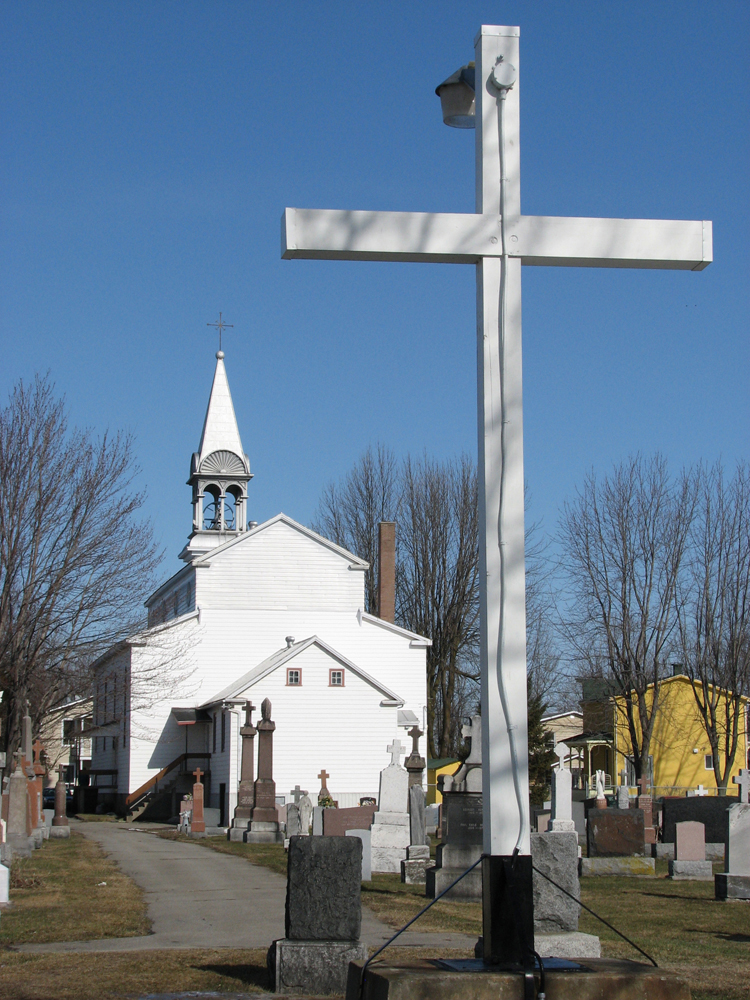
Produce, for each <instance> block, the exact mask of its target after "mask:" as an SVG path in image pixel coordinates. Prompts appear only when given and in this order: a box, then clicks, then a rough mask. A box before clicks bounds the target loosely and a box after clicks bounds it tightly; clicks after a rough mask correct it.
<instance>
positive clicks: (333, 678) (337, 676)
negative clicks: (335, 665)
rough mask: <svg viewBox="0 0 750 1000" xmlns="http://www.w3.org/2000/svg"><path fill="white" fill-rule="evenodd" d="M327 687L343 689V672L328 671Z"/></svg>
mask: <svg viewBox="0 0 750 1000" xmlns="http://www.w3.org/2000/svg"><path fill="white" fill-rule="evenodd" d="M328 686H329V687H332V688H336V687H343V686H344V671H343V670H329V671H328Z"/></svg>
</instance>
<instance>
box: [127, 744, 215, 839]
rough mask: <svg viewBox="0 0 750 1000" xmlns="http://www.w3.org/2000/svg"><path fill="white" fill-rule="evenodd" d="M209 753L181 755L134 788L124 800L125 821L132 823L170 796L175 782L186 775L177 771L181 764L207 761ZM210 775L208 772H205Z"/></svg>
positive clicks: (209, 756)
mask: <svg viewBox="0 0 750 1000" xmlns="http://www.w3.org/2000/svg"><path fill="white" fill-rule="evenodd" d="M210 758H211V754H210V753H182V754H180V756H179V757H175V759H174V760H173V761H171V762H170V763H169V764H167V766H166V767H163V768H162V769H161V771H159V772H158V774H155V775H154V776H153V777H152V778H149V779H148V781H146V782H144V784H142V785H141V787H140V788H136V790H135V791H134V792H131V793H130V795H128V797H127V798H126V799H125V819H126V820H127V822H128V823H133V822H135V821H136V820H138V819H140V817H141V816H143V814H144V813H145V812H146V811H147V810H148V809H149V808H152V807H153V806H155V805H156V804H157V802H158V801H159V800H162V799H163V798H164V797H165V796H166V795H171V794H172V793H173V792H174V790H175V787H176V785H177V782H178V781H179V779H180V778H181V777H183V776H184V775H185V774H186V771H183V770H178V769H179V768H180V766H181V765H182V764H186V763H187V762H188V761H189V760H209V761H210ZM207 773H210V772H207ZM168 775H171V777H170V778H169V780H168V781H167V782H166V783H165V782H164V779H165V778H167V776H168Z"/></svg>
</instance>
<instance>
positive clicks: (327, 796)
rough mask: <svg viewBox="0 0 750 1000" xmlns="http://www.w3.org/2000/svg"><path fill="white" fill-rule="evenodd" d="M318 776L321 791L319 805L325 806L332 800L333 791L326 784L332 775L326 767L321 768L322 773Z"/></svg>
mask: <svg viewBox="0 0 750 1000" xmlns="http://www.w3.org/2000/svg"><path fill="white" fill-rule="evenodd" d="M318 777H319V778H320V791H319V792H318V805H319V806H325V805H328V803H329V802H331V801H332V799H331V793H330V792H329V791H328V785H327V784H326V782H327V781H328V779H329V778H330V777H331V776H330V774H329V773H328V771H326V769H325V768H321V771H320V774H319V775H318Z"/></svg>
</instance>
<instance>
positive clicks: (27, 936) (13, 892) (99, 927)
mask: <svg viewBox="0 0 750 1000" xmlns="http://www.w3.org/2000/svg"><path fill="white" fill-rule="evenodd" d="M101 883H105V884H101ZM10 899H11V902H12V904H13V905H12V906H11V907H10V908H9V909H7V910H3V912H2V916H0V945H8V944H24V943H27V942H34V943H42V942H46V941H86V940H92V939H94V938H104V937H134V936H136V935H139V934H147V933H148V932H149V930H150V924H149V921H148V919H147V917H146V904H145V902H144V899H143V892H142V891H141V889H139V888H138V886H137V885H136V884H135V882H132V881H131V880H130V879H129V878H128V877H127V875H123V874H122V872H121V871H120V870H119V868H117V866H116V865H115V864H114V862H112V861H109V860H108V859H107V858H106V857H105V856H104V853H103V852H102V850H101V848H100V847H99V845H98V844H96V843H94V842H93V841H91V840H86V839H85V838H84V837H83V836H81V834H80V833H76V832H73V831H71V836H70V839H68V840H46V841H45V842H44V846H43V847H42V848H41V849H40V850H38V851H34V853H33V854H32V856H31V857H30V858H17V859H15V860H14V861H13V864H12V867H11V882H10Z"/></svg>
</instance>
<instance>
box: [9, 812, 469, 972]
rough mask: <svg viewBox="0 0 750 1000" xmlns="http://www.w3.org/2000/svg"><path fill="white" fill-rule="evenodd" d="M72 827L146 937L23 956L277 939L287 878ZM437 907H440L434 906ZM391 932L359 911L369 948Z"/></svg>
mask: <svg viewBox="0 0 750 1000" xmlns="http://www.w3.org/2000/svg"><path fill="white" fill-rule="evenodd" d="M71 825H75V828H76V829H77V830H79V831H80V832H81V833H82V834H84V836H86V837H90V838H91V839H92V840H96V841H97V842H98V843H99V844H101V846H102V847H103V848H104V850H105V852H106V853H107V854H108V855H109V856H110V857H111V858H112V859H113V860H114V861H116V862H117V864H118V865H119V867H120V868H121V870H122V871H123V872H125V874H126V875H129V876H130V877H131V878H132V879H133V880H134V881H135V882H136V883H137V884H138V885H140V886H141V887H142V888H143V889H144V890H145V893H146V901H147V903H148V915H149V918H150V920H151V922H152V929H153V930H152V933H151V934H147V935H143V936H141V937H127V938H103V939H101V940H98V941H61V942H53V943H51V944H36V945H34V944H28V945H19V946H18V947H17V949H16V950H18V951H24V952H33V953H40V952H52V951H55V952H59V951H75V952H106V951H142V950H143V949H149V950H152V949H157V948H267V947H268V946H269V945H270V944H271V942H272V941H273V940H274V939H275V938H282V937H284V902H285V897H286V879H285V878H284V877H283V876H282V875H277V874H275V873H274V872H272V871H269V870H268V869H267V868H262V867H261V866H260V865H253V864H250V863H249V862H247V861H245V860H244V859H243V858H239V857H236V856H232V855H229V854H219V853H218V852H217V851H212V850H210V849H208V848H206V847H201V846H199V845H198V844H186V843H184V842H180V841H175V840H163V839H162V838H161V837H157V836H154V834H152V833H145V832H142V831H141V830H140V829H139V828H138V827H133V826H130V825H129V824H125V823H77V822H75V821H71ZM438 905H439V904H438ZM392 934H393V931H392V930H391V928H390V927H388V926H387V925H386V924H384V923H382V921H380V920H378V919H377V918H376V917H375V916H374V915H373V914H372V913H371V912H370V911H369V910H368V909H367V908H366V907H363V908H362V940H363V941H365V942H366V943H367V944H368V945H370V946H371V947H377V946H378V945H380V944H382V943H383V942H385V941H386V940H387V939H388V938H389V937H390V936H391V935H392ZM474 941H475V939H474V938H472V937H469V936H467V935H465V934H431V933H426V932H419V931H406V932H405V933H404V934H402V935H401V937H400V938H399V941H398V943H399V945H402V946H410V947H419V946H421V945H430V946H432V947H438V948H439V947H444V948H462V947H473V945H474Z"/></svg>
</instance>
